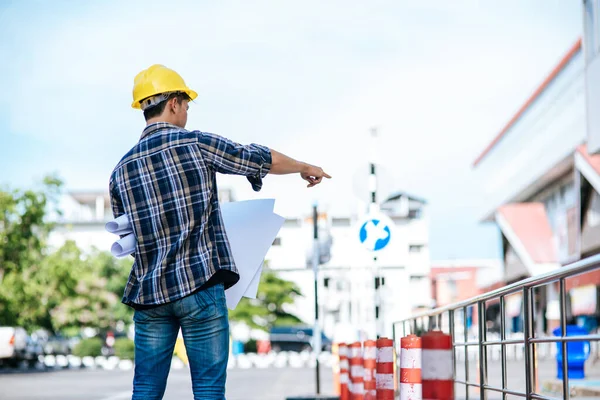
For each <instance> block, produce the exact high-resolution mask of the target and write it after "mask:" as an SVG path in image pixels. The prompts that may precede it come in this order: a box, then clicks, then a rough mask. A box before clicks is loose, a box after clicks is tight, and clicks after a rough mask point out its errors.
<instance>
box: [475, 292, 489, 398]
mask: <svg viewBox="0 0 600 400" xmlns="http://www.w3.org/2000/svg"><path fill="white" fill-rule="evenodd" d="M477 319H478V321H477V330H478V331H479V335H478V336H479V345H478V347H479V398H480V399H481V400H485V399H486V398H487V392H486V391H485V389H484V386H485V385H487V351H486V346H485V345H484V344H483V342H484V341H485V331H486V329H485V301H479V302H477Z"/></svg>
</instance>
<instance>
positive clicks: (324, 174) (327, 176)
mask: <svg viewBox="0 0 600 400" xmlns="http://www.w3.org/2000/svg"><path fill="white" fill-rule="evenodd" d="M323 176H324V177H325V178H329V179H331V176H329V174H327V173H326V172H323Z"/></svg>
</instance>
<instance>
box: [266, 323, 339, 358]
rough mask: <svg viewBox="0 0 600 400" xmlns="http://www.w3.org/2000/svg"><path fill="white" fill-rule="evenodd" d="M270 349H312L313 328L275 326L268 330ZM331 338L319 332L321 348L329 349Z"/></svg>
mask: <svg viewBox="0 0 600 400" xmlns="http://www.w3.org/2000/svg"><path fill="white" fill-rule="evenodd" d="M269 340H270V342H271V349H272V350H273V351H275V352H279V351H292V352H302V351H312V348H313V328H312V327H309V326H276V327H273V328H271V330H270V332H269ZM331 344H332V342H331V340H330V339H329V338H328V337H327V336H325V334H324V333H322V332H321V350H323V351H331Z"/></svg>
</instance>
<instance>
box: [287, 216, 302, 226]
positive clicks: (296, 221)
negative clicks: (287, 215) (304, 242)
mask: <svg viewBox="0 0 600 400" xmlns="http://www.w3.org/2000/svg"><path fill="white" fill-rule="evenodd" d="M301 225H302V224H301V222H300V220H299V219H297V218H292V219H286V220H285V221H284V222H283V226H285V227H286V228H299V227H300V226H301Z"/></svg>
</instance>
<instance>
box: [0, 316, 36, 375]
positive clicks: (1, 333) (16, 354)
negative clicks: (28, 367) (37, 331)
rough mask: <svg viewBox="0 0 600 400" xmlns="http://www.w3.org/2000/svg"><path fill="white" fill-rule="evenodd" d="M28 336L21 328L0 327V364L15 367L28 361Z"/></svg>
mask: <svg viewBox="0 0 600 400" xmlns="http://www.w3.org/2000/svg"><path fill="white" fill-rule="evenodd" d="M28 342H29V336H27V332H26V331H25V329H23V328H19V327H10V326H1V327H0V364H2V365H8V366H11V367H16V366H17V365H19V362H21V361H23V360H27V359H28V354H29V352H30V348H28V346H29V343H28Z"/></svg>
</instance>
